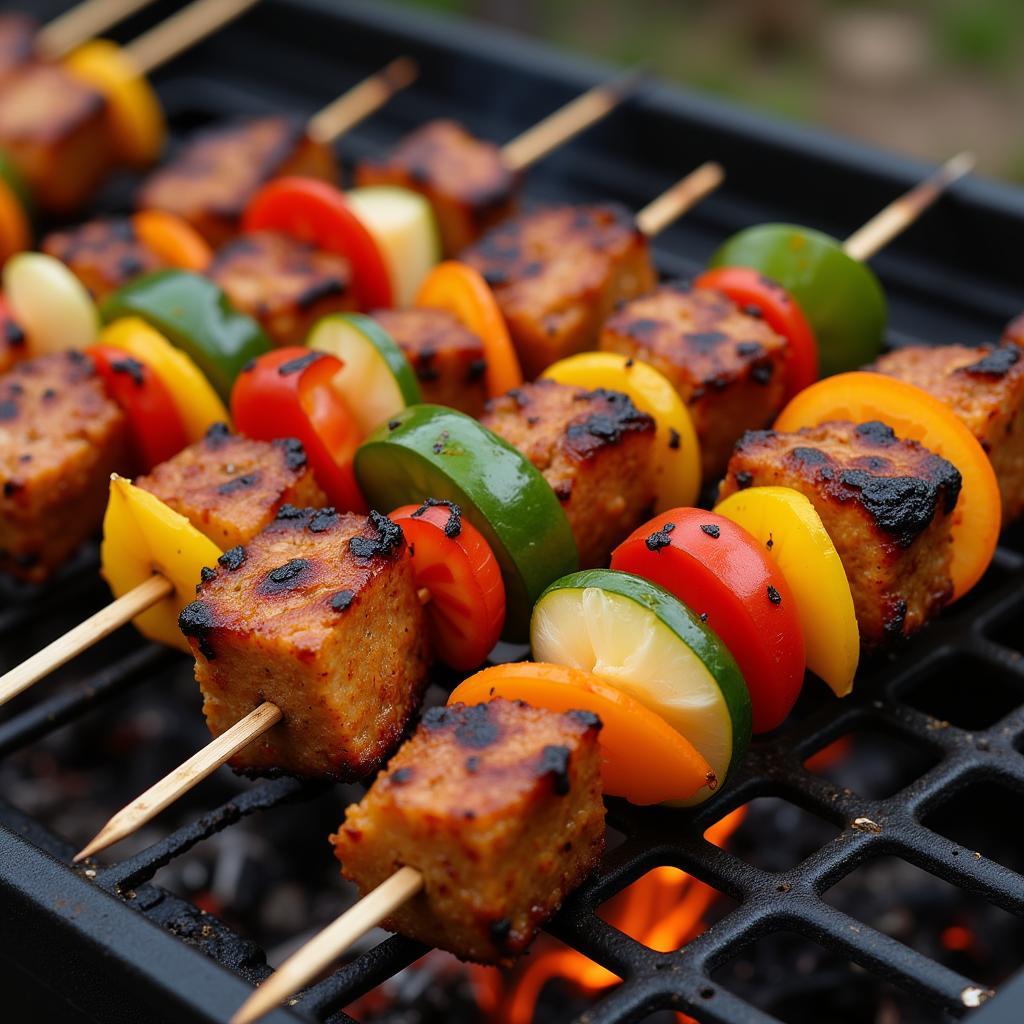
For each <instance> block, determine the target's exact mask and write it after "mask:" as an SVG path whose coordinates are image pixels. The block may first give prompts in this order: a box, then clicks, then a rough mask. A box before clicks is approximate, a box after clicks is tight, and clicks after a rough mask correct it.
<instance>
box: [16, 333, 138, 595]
mask: <svg viewBox="0 0 1024 1024" xmlns="http://www.w3.org/2000/svg"><path fill="white" fill-rule="evenodd" d="M129 467H130V463H129V455H128V431H127V426H126V423H125V418H124V414H123V413H122V412H121V410H120V409H119V408H118V407H117V406H116V405H115V404H114V403H113V402H111V401H110V400H109V399H108V398H107V396H106V393H105V391H104V390H103V383H102V381H101V380H100V378H99V377H98V376H97V375H96V374H95V370H94V368H93V365H92V362H91V361H90V360H89V359H88V357H86V356H84V355H82V354H81V353H80V352H61V353H55V354H53V355H46V356H40V357H39V358H37V359H29V360H26V361H25V362H22V363H18V365H17V366H15V368H14V369H13V370H11V371H10V372H9V373H7V374H6V375H5V376H4V377H3V378H0V480H2V486H0V571H3V572H8V573H10V574H11V575H13V576H15V577H17V578H19V579H23V580H29V581H31V582H33V583H41V582H42V581H43V580H45V579H46V577H47V576H48V575H49V574H50V573H51V572H52V571H53V570H54V569H56V568H57V567H58V566H59V565H60V564H61V563H62V562H63V561H64V560H65V559H66V558H67V557H68V556H69V555H70V554H71V553H72V552H73V551H74V550H75V548H77V547H78V545H79V544H81V543H82V541H84V540H86V539H87V538H88V537H89V536H91V535H92V533H93V532H94V531H96V530H97V529H99V525H100V521H101V520H102V518H103V510H104V509H105V508H106V505H107V486H108V481H109V478H110V474H111V473H114V472H121V473H123V472H126V471H127V470H128V469H129Z"/></svg>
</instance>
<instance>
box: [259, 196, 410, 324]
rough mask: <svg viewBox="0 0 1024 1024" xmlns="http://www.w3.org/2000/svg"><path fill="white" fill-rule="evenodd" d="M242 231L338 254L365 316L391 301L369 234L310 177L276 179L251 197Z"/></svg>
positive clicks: (338, 200) (380, 257)
mask: <svg viewBox="0 0 1024 1024" xmlns="http://www.w3.org/2000/svg"><path fill="white" fill-rule="evenodd" d="M242 230H243V231H280V232H282V233H283V234H286V235H290V236H291V237H292V238H297V239H298V240H299V241H300V242H308V243H310V244H311V245H315V246H316V247H317V248H318V249H324V250H326V251H327V252H333V253H337V254H338V255H339V256H343V257H344V258H345V259H347V260H348V261H349V263H350V264H351V267H352V286H353V288H354V290H355V293H356V299H357V301H358V302H359V308H360V309H362V310H363V312H364V313H368V312H369V311H370V310H372V309H386V308H388V307H389V306H391V305H392V303H393V302H394V297H393V296H392V294H391V277H390V275H389V274H388V266H387V263H386V262H385V260H384V256H383V255H382V254H381V251H380V249H379V248H378V247H377V243H376V242H375V241H374V240H373V235H371V234H370V232H369V231H368V230H367V229H366V227H365V226H364V225H363V222H362V221H361V220H360V219H359V218H358V217H357V216H356V215H355V213H353V211H352V209H351V208H350V207H349V205H348V203H347V202H346V201H345V196H344V195H343V194H342V192H341V191H340V190H339V189H336V188H335V187H334V186H333V185H328V184H327V182H325V181H315V180H313V179H312V178H276V179H274V180H273V181H271V182H270V183H269V184H267V185H264V186H263V188H261V189H260V190H259V192H257V193H256V195H254V196H253V197H252V199H251V200H250V202H249V205H248V207H246V210H245V214H244V215H243V217H242Z"/></svg>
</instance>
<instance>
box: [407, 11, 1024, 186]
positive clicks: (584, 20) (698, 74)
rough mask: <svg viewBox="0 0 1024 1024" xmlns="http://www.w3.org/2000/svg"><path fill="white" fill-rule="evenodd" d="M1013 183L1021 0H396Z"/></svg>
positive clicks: (1022, 43) (1021, 82) (1022, 42)
mask: <svg viewBox="0 0 1024 1024" xmlns="http://www.w3.org/2000/svg"><path fill="white" fill-rule="evenodd" d="M403 2H404V3H406V4H408V5H409V6H416V7H423V8H430V9H434V10H437V11H441V12H447V13H451V14H459V15H463V16H466V17H470V18H476V19H480V20H483V21H486V22H491V23H494V24H499V25H503V26H506V27H508V28H512V29H515V30H517V31H519V32H523V33H525V34H527V35H531V36H536V37H539V38H541V39H545V40H548V41H550V42H552V43H555V44H557V45H558V46H561V47H564V48H566V49H569V50H575V51H578V52H580V53H584V54H587V55H590V56H594V57H599V58H602V59H605V60H608V61H611V62H613V63H618V64H623V65H630V64H635V63H638V62H643V63H644V64H645V65H646V66H648V67H649V68H651V69H652V70H653V71H655V72H657V73H658V74H660V75H661V76H663V77H664V78H666V79H669V80H670V81H677V82H680V83H682V84H685V85H688V86H693V87H696V88H698V89H702V90H705V91H707V92H708V93H711V94H714V95H717V96H721V97H725V98H727V99H730V100H735V101H737V102H740V103H743V104H746V105H748V106H751V107H755V108H758V109H761V110H766V111H770V112H772V113H774V114H779V115H782V116H784V117H789V118H793V119H796V120H800V121H807V122H810V123H812V124H818V125H823V126H826V127H828V128H830V129H832V130H834V131H836V132H840V133H843V134H845V135H850V136H854V137H856V138H860V139H864V140H866V141H869V142H874V143H877V144H879V145H882V146H886V147H888V148H891V149H896V150H900V151H902V152H905V153H910V154H912V155H914V156H919V157H923V158H926V159H933V160H940V159H944V158H945V157H947V156H949V155H950V154H952V153H953V152H955V151H957V150H959V149H964V148H971V149H973V150H974V151H975V153H976V154H977V156H978V159H979V165H980V168H981V169H982V170H983V171H985V172H986V173H988V174H991V175H995V176H997V177H1003V178H1007V179H1010V180H1014V181H1024V0H903V2H893V0H885V2H883V0H403Z"/></svg>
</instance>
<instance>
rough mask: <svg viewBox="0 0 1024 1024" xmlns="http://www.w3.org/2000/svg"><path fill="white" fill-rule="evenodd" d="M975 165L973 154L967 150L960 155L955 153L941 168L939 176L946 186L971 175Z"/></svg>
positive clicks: (975, 160)
mask: <svg viewBox="0 0 1024 1024" xmlns="http://www.w3.org/2000/svg"><path fill="white" fill-rule="evenodd" d="M976 164H977V159H976V157H975V156H974V153H972V152H971V150H969V149H965V150H964V151H963V152H962V153H957V154H956V156H953V157H950V158H949V159H948V160H947V161H946V162H945V163H944V164H943V165H942V167H941V169H940V172H939V173H940V174H941V175H942V179H943V181H945V182H946V183H947V184H952V183H953V182H954V181H957V180H958V179H960V178H963V177H964V176H965V175H968V174H970V173H971V171H973V170H974V168H975V165H976Z"/></svg>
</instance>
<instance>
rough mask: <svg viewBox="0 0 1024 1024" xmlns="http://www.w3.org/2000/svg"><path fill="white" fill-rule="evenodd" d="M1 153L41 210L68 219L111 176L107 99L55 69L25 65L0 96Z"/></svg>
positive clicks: (63, 71)
mask: <svg viewBox="0 0 1024 1024" xmlns="http://www.w3.org/2000/svg"><path fill="white" fill-rule="evenodd" d="M0 148H2V149H3V151H4V153H5V154H6V155H7V156H8V157H10V158H11V160H12V161H13V163H14V164H15V166H16V167H17V168H18V170H19V171H20V172H21V173H22V175H23V176H24V177H25V179H26V181H27V182H28V185H29V188H30V189H31V192H32V198H33V199H34V200H35V201H36V202H37V203H38V204H39V205H40V206H41V207H43V208H44V209H45V210H48V211H50V212H52V213H71V212H72V211H74V210H76V209H78V208H79V207H80V206H82V205H83V204H84V203H85V202H86V201H87V200H88V199H90V198H91V197H92V195H93V194H94V193H95V191H96V189H97V188H98V187H99V185H100V183H101V182H102V181H103V179H104V177H106V174H107V172H108V171H109V170H110V166H111V153H112V151H113V143H112V141H111V139H110V137H109V128H108V124H107V101H106V98H105V97H104V96H103V95H102V94H101V93H99V92H97V91H96V90H95V89H93V88H92V87H91V86H88V85H86V84H85V83H84V82H81V81H79V80H78V79H77V78H74V77H73V76H72V75H70V74H69V73H68V72H67V71H65V70H64V69H63V68H62V67H61V66H60V65H59V64H29V65H28V66H27V67H26V68H25V69H24V70H23V71H20V72H18V73H17V74H15V75H14V76H12V78H11V79H10V80H9V81H7V82H5V83H4V88H3V90H2V91H0Z"/></svg>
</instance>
